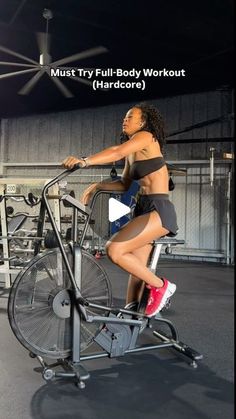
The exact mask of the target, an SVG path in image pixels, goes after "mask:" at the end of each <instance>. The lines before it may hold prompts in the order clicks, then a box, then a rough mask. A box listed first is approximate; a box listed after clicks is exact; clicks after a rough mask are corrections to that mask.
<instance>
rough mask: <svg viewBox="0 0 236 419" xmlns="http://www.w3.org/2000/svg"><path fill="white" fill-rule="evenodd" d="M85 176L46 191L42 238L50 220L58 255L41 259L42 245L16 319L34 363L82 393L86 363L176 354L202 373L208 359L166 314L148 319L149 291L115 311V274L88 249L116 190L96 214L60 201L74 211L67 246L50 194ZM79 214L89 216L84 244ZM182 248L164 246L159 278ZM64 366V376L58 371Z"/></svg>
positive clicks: (22, 279)
mask: <svg viewBox="0 0 236 419" xmlns="http://www.w3.org/2000/svg"><path fill="white" fill-rule="evenodd" d="M77 169H78V167H74V168H73V169H71V170H64V171H63V172H62V173H60V174H59V175H58V176H56V177H55V178H54V179H52V180H51V181H50V182H48V183H47V184H46V185H45V187H44V188H43V191H42V199H41V206H40V213H39V221H38V231H37V237H39V238H40V237H42V231H43V226H44V221H45V216H46V215H47V216H48V219H49V220H50V222H51V225H52V229H53V231H54V233H55V237H56V239H57V242H58V248H55V249H52V250H46V251H43V252H41V253H40V246H41V242H40V241H38V243H37V245H36V246H35V257H34V258H33V259H32V260H31V261H30V263H29V264H28V265H27V266H26V267H25V268H24V269H23V270H22V271H21V272H20V273H19V274H18V276H17V277H16V279H15V281H14V283H13V285H12V287H11V290H10V295H9V302H8V317H9V322H10V326H11V328H12V330H13V332H14V334H15V336H16V338H17V339H18V340H19V342H20V343H21V344H22V345H23V346H24V347H25V348H26V349H28V350H29V353H30V356H31V357H36V358H37V359H38V361H39V362H40V364H41V366H42V376H43V378H44V379H45V380H46V381H50V380H52V379H53V378H55V377H61V378H73V380H74V381H75V383H76V385H77V386H78V387H79V388H81V389H82V388H84V387H85V381H86V380H87V379H88V378H89V376H90V374H89V373H88V372H87V371H86V369H85V368H84V366H83V361H88V360H93V359H99V358H105V357H109V358H113V357H120V356H123V355H125V354H132V353H136V352H141V351H148V350H154V349H160V348H173V349H174V350H176V351H177V352H178V353H179V354H181V355H182V356H183V357H184V358H185V359H187V360H188V362H189V363H190V365H192V366H193V367H197V361H198V360H200V359H202V355H201V354H199V353H198V352H197V351H195V350H194V349H192V348H190V347H189V346H188V345H186V344H184V343H183V342H181V341H180V340H179V336H178V332H177V330H176V328H175V327H174V325H173V324H172V323H171V321H170V320H168V319H166V318H164V317H163V316H162V314H160V313H159V314H158V315H157V316H156V317H155V318H151V319H150V318H148V317H147V316H145V305H146V302H147V297H148V296H147V292H148V291H147V288H146V287H145V288H144V289H145V292H144V293H143V297H142V298H141V301H140V303H139V304H138V306H130V307H129V308H128V309H127V308H122V307H113V306H112V294H111V286H110V282H109V278H108V276H107V273H106V272H105V270H104V269H103V268H102V266H101V265H100V264H99V263H98V261H97V260H96V258H95V257H93V256H92V255H91V254H90V253H89V252H87V251H86V250H84V249H83V241H84V237H85V233H86V230H87V228H88V226H89V222H90V219H91V216H92V213H93V209H94V205H95V200H96V198H97V196H98V195H99V194H101V193H109V194H110V193H111V192H110V191H109V192H107V191H98V192H97V193H96V194H95V195H94V197H93V199H92V202H91V205H90V207H87V206H84V205H82V204H81V203H80V202H79V201H77V200H76V199H75V198H74V197H72V196H71V195H62V196H61V197H59V198H60V200H61V201H64V202H66V203H67V206H68V205H70V206H71V208H72V228H71V231H72V237H71V242H70V243H69V244H66V245H65V244H63V242H62V239H61V236H60V233H59V231H58V228H57V225H56V222H55V220H54V217H53V213H52V210H51V208H50V205H49V199H50V195H49V188H50V187H51V186H53V185H54V184H55V183H57V182H59V181H60V180H62V179H63V178H64V177H66V176H68V175H69V174H70V173H72V172H74V171H75V170H77ZM114 192H115V191H114ZM112 193H113V192H112ZM119 193H120V192H119ZM78 213H80V214H83V215H84V216H85V217H86V222H85V224H84V230H83V232H82V235H81V236H80V238H79V242H78V235H77V229H78V226H77V221H78ZM182 243H184V242H183V241H182V240H176V239H173V238H167V237H164V238H162V239H159V240H156V241H155V242H154V244H153V249H152V253H151V256H150V263H149V269H151V270H152V271H153V272H155V271H156V266H157V262H158V259H159V256H160V251H161V247H162V246H163V245H167V246H171V245H176V244H182ZM154 325H155V329H154V327H153V326H154ZM163 325H165V327H167V329H168V333H164V332H163V331H161V329H162V327H161V326H163ZM149 329H150V330H153V332H152V333H153V335H154V336H155V337H156V338H158V340H159V341H158V342H157V343H156V344H150V345H142V344H141V345H140V344H138V340H139V337H140V335H141V333H142V332H143V331H144V330H149ZM90 345H93V347H94V346H95V349H96V350H95V351H94V352H92V353H88V347H89V346H90ZM97 348H99V350H100V351H98V350H97ZM101 349H102V351H101ZM48 358H49V359H52V360H55V363H54V364H52V365H50V364H48V363H47V362H46V360H45V359H48ZM59 366H61V367H62V368H61V370H58V367H59Z"/></svg>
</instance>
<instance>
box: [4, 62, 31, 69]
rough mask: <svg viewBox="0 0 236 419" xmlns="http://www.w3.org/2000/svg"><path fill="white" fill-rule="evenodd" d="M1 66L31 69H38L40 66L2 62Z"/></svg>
mask: <svg viewBox="0 0 236 419" xmlns="http://www.w3.org/2000/svg"><path fill="white" fill-rule="evenodd" d="M0 65H12V66H15V67H30V68H33V67H38V64H37V65H33V64H21V63H12V62H10V61H0Z"/></svg>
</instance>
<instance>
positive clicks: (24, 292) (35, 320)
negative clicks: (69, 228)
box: [8, 249, 111, 359]
mask: <svg viewBox="0 0 236 419" xmlns="http://www.w3.org/2000/svg"><path fill="white" fill-rule="evenodd" d="M67 254H68V258H69V261H70V264H71V266H72V255H71V251H70V249H67ZM81 292H82V295H83V297H84V298H86V299H87V300H88V301H90V302H94V303H97V304H99V305H104V306H110V304H111V292H110V285H109V280H108V278H107V275H106V273H105V271H104V270H103V269H102V268H101V267H100V266H99V265H98V263H97V262H96V260H95V259H94V258H93V256H91V255H90V254H89V253H87V252H85V251H82V286H81ZM70 296H71V283H70V280H69V276H68V272H67V270H66V267H65V264H64V261H63V258H62V255H61V253H60V251H59V249H55V250H53V251H48V252H45V253H44V254H42V255H39V256H36V258H34V259H33V261H31V262H30V264H29V266H28V267H26V268H25V269H24V270H23V271H21V272H20V274H19V275H18V276H17V278H16V280H15V282H14V284H13V285H12V288H11V292H10V295H9V303H8V316H9V322H10V325H11V328H12V330H13V332H14V334H15V335H16V337H17V339H18V340H19V341H20V342H21V344H22V345H23V346H25V347H26V348H27V349H29V350H30V351H31V352H33V353H34V354H36V355H41V356H45V357H48V358H53V359H54V358H56V359H65V358H68V357H69V356H70V354H71V348H72V309H73V307H72V303H71V298H70ZM88 314H93V315H95V314H98V312H96V310H94V309H92V310H90V309H89V307H88ZM99 314H100V315H101V311H100V310H99ZM105 314H106V312H105V310H104V315H105ZM101 327H102V324H101V325H99V324H97V323H86V322H85V321H82V322H81V351H83V350H85V349H86V348H87V347H88V346H89V345H90V344H91V343H92V342H93V340H94V337H95V336H96V335H97V334H98V332H99V331H100V329H101Z"/></svg>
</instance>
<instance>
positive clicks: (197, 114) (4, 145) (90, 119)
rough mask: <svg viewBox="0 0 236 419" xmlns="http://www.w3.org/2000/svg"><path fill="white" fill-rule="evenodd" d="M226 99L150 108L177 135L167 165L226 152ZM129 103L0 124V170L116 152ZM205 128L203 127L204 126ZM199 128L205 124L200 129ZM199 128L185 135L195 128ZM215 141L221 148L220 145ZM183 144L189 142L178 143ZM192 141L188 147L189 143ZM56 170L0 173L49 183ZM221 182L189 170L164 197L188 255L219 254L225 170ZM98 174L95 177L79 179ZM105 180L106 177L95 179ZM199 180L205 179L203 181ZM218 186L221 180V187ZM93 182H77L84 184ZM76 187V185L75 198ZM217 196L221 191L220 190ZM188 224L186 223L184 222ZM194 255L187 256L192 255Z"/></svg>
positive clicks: (218, 96)
mask: <svg viewBox="0 0 236 419" xmlns="http://www.w3.org/2000/svg"><path fill="white" fill-rule="evenodd" d="M232 100H233V95H232V92H231V91H228V90H219V91H214V92H205V93H197V94H191V95H182V96H176V97H169V98H163V99H159V100H152V101H151V103H153V104H154V105H156V106H158V108H159V109H160V111H161V112H162V114H163V116H164V118H165V121H166V125H167V128H168V132H169V133H173V132H175V131H183V130H184V129H185V132H182V133H179V134H176V135H174V136H171V137H169V140H170V142H169V143H168V144H167V146H166V151H165V154H166V158H167V161H170V162H173V161H177V162H180V161H185V160H188V161H189V160H196V159H200V160H205V159H208V158H209V156H210V153H209V148H210V147H214V148H215V157H216V158H218V159H219V158H222V155H223V152H224V151H225V152H231V151H232V149H233V143H232V137H233V121H232V119H230V118H227V115H230V114H231V113H232V109H233V103H232ZM132 105H133V103H130V104H122V105H115V106H107V107H99V108H93V109H82V110H76V111H70V112H61V113H55V114H47V115H45V114H43V115H37V116H29V117H22V118H12V119H9V120H3V121H1V144H0V145H1V148H0V150H1V158H0V161H1V162H3V163H24V162H48V163H53V162H60V161H62V160H63V159H64V158H65V157H66V156H67V155H70V154H74V155H82V156H83V155H90V154H93V153H95V152H98V151H99V150H101V149H103V148H106V147H108V146H110V145H114V144H119V135H120V131H121V122H122V118H123V116H124V114H125V113H126V111H127V109H129V108H130V107H131V106H132ZM212 120H213V122H211V123H210V124H208V123H207V121H212ZM204 122H205V124H204ZM201 123H203V124H202V126H201V127H196V128H194V129H187V128H188V127H192V126H194V125H196V124H201ZM220 140H222V141H220ZM183 141H190V142H188V143H187V142H186V143H185V142H183ZM191 141H192V143H191ZM58 170H59V169H58V168H53V169H52V168H49V167H44V168H39V167H5V169H4V175H7V176H12V175H13V176H29V177H34V176H41V177H52V176H53V174H54V173H58ZM217 170H219V171H222V170H223V172H224V173H223V172H222V173H221V176H220V177H221V180H220V181H219V179H218V180H217V182H218V183H217V182H216V183H215V184H214V187H213V188H210V185H209V169H208V167H203V166H202V167H201V165H200V164H199V167H196V166H194V167H191V168H190V167H189V166H188V176H187V178H185V177H184V178H183V177H176V178H175V183H176V188H175V190H174V192H173V193H172V194H171V196H172V200H173V202H174V204H175V205H176V208H177V212H178V220H179V221H178V222H179V226H180V233H179V234H180V235H181V236H183V237H184V238H185V239H186V242H187V247H189V248H190V249H198V250H200V249H211V250H212V251H214V252H219V251H221V250H222V249H223V252H224V249H225V242H224V241H225V233H222V223H221V220H222V217H223V218H224V217H225V208H224V204H223V201H222V197H224V196H225V190H224V188H225V186H222V185H225V178H226V179H227V172H228V170H229V168H228V166H227V167H226V166H225V167H224V168H223V169H222V167H221V168H219V169H217ZM86 173H91V174H92V175H97V174H101V169H91V170H89V171H86ZM102 173H103V174H104V175H105V176H106V175H109V171H104V170H103V172H102ZM204 173H205V174H206V176H205V177H204V176H203V175H204ZM223 178H224V179H223ZM96 180H97V178H96V177H94V178H92V179H89V180H88V178H86V179H85V178H84V179H81V181H82V182H83V183H84V182H91V181H96ZM83 188H84V185H83V186H82V185H80V186H79V185H78V187H77V189H78V193H80V192H81V191H82V189H83ZM222 188H223V189H222ZM190 219H191V223H190V222H189V221H188V220H190ZM192 252H193V253H194V250H192Z"/></svg>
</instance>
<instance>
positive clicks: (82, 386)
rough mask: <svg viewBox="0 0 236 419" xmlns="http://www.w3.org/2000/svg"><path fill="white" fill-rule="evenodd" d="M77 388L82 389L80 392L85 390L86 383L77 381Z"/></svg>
mask: <svg viewBox="0 0 236 419" xmlns="http://www.w3.org/2000/svg"><path fill="white" fill-rule="evenodd" d="M76 386H77V387H79V388H80V390H83V389H84V388H85V382H84V381H77V383H76Z"/></svg>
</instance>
